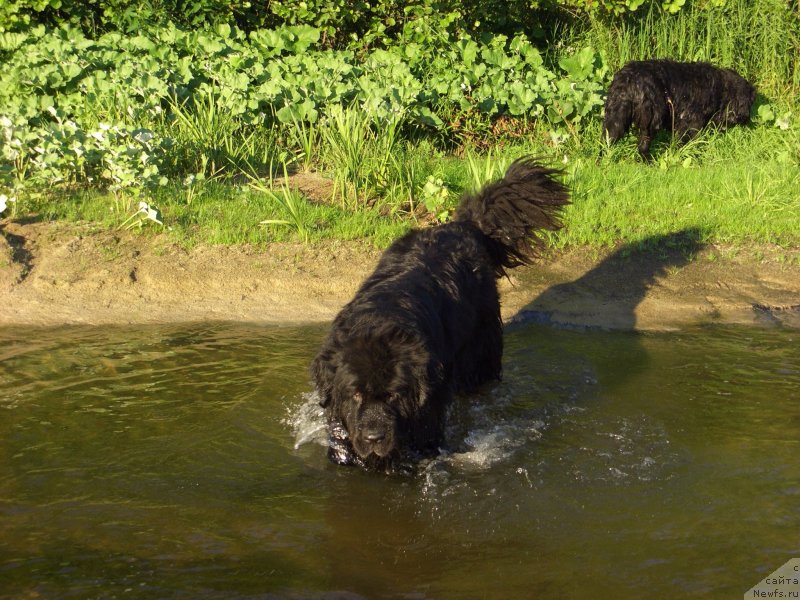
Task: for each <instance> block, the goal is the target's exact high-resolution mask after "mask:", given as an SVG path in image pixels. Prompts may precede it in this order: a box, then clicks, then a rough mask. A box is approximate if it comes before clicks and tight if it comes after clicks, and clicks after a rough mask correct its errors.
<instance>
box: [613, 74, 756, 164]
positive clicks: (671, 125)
mask: <svg viewBox="0 0 800 600" xmlns="http://www.w3.org/2000/svg"><path fill="white" fill-rule="evenodd" d="M755 93H756V92H755V88H754V87H753V85H752V84H751V83H750V82H748V81H747V80H746V79H744V78H743V77H741V76H740V75H739V74H738V73H736V72H735V71H733V70H731V69H720V68H718V67H715V66H713V65H710V64H708V63H703V62H695V63H680V62H675V61H672V60H644V61H634V62H630V63H628V64H627V65H625V66H624V67H622V69H620V71H619V72H617V74H616V75H614V79H613V80H612V82H611V86H610V87H609V89H608V96H607V98H606V105H605V118H604V120H603V127H604V129H605V131H606V133H607V134H608V138H609V141H610V142H611V143H614V142H616V141H617V140H619V139H621V138H622V137H623V136H624V135H625V134H626V133H627V132H628V129H630V127H631V125H635V126H636V128H637V129H638V132H639V154H641V156H642V158H644V159H645V160H650V142H651V141H652V140H653V137H654V136H655V134H656V132H658V131H659V130H661V129H666V130H668V131H672V132H673V133H674V134H675V135H677V136H679V138H680V141H681V142H687V141H689V140H690V139H691V138H692V137H693V136H694V135H695V134H696V133H697V132H698V131H699V130H700V129H702V128H703V127H705V126H706V125H708V124H709V123H712V124H714V125H717V126H719V127H723V128H725V127H729V126H732V125H737V124H742V123H747V122H748V121H749V120H750V108H751V107H752V105H753V101H754V99H755Z"/></svg>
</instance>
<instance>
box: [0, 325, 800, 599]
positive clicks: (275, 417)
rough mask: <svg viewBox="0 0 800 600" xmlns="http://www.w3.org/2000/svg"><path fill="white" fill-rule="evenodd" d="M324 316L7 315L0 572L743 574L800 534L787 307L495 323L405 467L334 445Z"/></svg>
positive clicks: (430, 584)
mask: <svg viewBox="0 0 800 600" xmlns="http://www.w3.org/2000/svg"><path fill="white" fill-rule="evenodd" d="M325 332H326V327H324V326H316V325H315V326H303V327H274V326H270V327H267V326H256V325H241V324H225V323H222V324H212V325H190V326H189V325H187V326H159V327H135V328H133V327H130V328H108V327H103V328H89V327H85V328H84V327H77V328H63V329H46V330H45V329H5V330H0V597H8V598H17V597H20V598H38V597H42V598H73V597H74V598H86V597H97V598H111V597H121V598H125V597H129V598H134V597H137V598H138V597H141V598H251V597H252V598H325V599H327V598H347V599H355V598H403V599H415V600H417V599H424V598H443V599H449V598H453V599H463V598H498V599H501V598H503V599H505V598H644V597H652V598H682V597H704V598H706V597H719V598H726V597H727V598H732V597H741V595H742V594H744V592H745V591H746V590H748V589H749V588H750V587H752V586H753V585H755V584H756V583H757V582H758V581H759V580H761V579H762V578H763V577H765V576H766V575H767V574H768V573H770V572H771V571H773V570H774V569H777V568H778V567H780V566H781V565H782V564H784V563H785V562H786V561H787V560H789V559H790V558H792V557H798V556H800V460H798V456H800V343H799V342H800V331H798V330H791V329H782V328H779V327H771V328H770V327H764V328H732V327H708V328H697V329H689V330H685V331H682V332H679V333H663V334H637V333H629V332H626V333H621V332H602V331H565V330H558V329H553V328H547V327H543V326H539V325H531V324H527V325H526V324H517V325H512V326H509V327H508V328H507V331H506V353H505V359H504V378H503V381H502V382H500V383H497V384H494V385H489V386H487V387H486V388H484V389H483V390H482V391H481V392H480V393H479V394H477V395H475V396H471V397H468V398H460V399H459V400H458V401H457V403H456V404H455V405H454V406H453V409H452V411H451V414H450V418H449V425H448V432H447V438H448V442H449V443H448V446H449V448H450V451H449V452H448V453H445V454H442V455H441V456H439V457H437V458H436V459H433V460H429V461H426V462H424V463H422V464H420V465H419V466H418V468H417V471H416V472H415V473H413V474H403V475H393V476H387V475H377V474H370V473H364V472H362V471H359V470H357V469H352V468H346V467H338V466H334V465H332V464H329V463H328V461H327V459H326V457H325V447H324V442H325V431H324V421H323V419H322V415H321V413H320V409H319V408H318V406H317V404H316V398H315V396H314V394H313V392H312V389H311V383H310V380H309V376H308V364H309V362H310V361H311V359H312V358H313V356H314V354H315V352H316V350H317V348H318V347H319V345H320V343H321V342H322V339H323V337H324V335H325Z"/></svg>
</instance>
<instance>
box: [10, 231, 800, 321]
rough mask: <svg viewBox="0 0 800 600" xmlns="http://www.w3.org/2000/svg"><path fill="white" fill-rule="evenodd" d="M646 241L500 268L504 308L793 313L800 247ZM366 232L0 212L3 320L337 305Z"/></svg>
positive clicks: (318, 309) (640, 317)
mask: <svg viewBox="0 0 800 600" xmlns="http://www.w3.org/2000/svg"><path fill="white" fill-rule="evenodd" d="M670 237H671V236H664V238H663V239H659V240H654V241H653V244H650V245H648V248H649V249H648V250H647V251H642V250H640V249H638V247H631V246H620V247H618V248H614V249H608V250H603V251H598V250H593V249H574V250H570V251H567V252H562V253H557V254H554V255H552V256H547V257H543V258H541V259H539V260H537V261H536V262H535V263H534V264H532V265H531V266H528V267H522V268H519V269H516V270H515V271H514V272H513V274H512V277H511V278H510V279H509V280H502V281H501V282H500V289H501V297H502V303H503V318H504V319H505V320H507V321H520V320H523V321H536V322H543V323H550V324H553V325H558V326H563V327H578V328H582V327H590V328H593V327H599V328H605V329H620V330H638V331H661V330H675V329H680V328H684V327H689V326H693V325H700V324H707V323H724V324H729V323H730V324H745V325H776V324H777V325H783V326H788V327H800V250H786V249H781V248H772V247H764V246H759V247H753V248H728V247H719V246H713V247H691V246H689V247H687V245H686V244H685V243H684V244H676V243H674V242H676V241H677V240H675V239H670ZM379 255H380V251H379V250H376V249H375V248H373V247H371V246H370V245H369V244H367V243H363V242H334V243H329V244H316V245H311V246H304V245H301V244H273V245H270V246H268V247H265V248H255V247H250V246H235V247H231V246H206V247H198V248H194V249H191V250H186V249H183V248H180V247H178V246H176V245H175V244H173V243H172V242H170V241H169V239H168V238H167V237H166V236H163V237H161V236H156V237H150V236H142V235H136V234H130V233H123V232H109V231H96V230H93V229H92V227H91V226H90V225H74V224H57V223H55V224H54V223H36V222H32V223H20V222H13V221H10V220H2V221H0V301H2V309H0V326H21V325H25V326H45V327H51V326H60V325H78V324H84V325H110V324H145V323H148V324H158V323H181V322H187V323H188V322H201V321H240V322H259V323H276V324H288V323H312V322H326V321H329V320H331V319H332V318H333V316H334V315H335V314H336V312H337V311H338V310H339V309H340V308H341V307H342V305H343V304H344V303H345V302H347V301H348V300H349V298H350V297H351V296H352V294H353V293H354V292H355V290H356V288H357V286H358V284H359V283H360V282H361V281H362V280H363V278H364V277H366V276H367V275H368V274H369V273H370V272H371V270H372V269H373V268H374V266H375V263H376V261H377V259H378V257H379Z"/></svg>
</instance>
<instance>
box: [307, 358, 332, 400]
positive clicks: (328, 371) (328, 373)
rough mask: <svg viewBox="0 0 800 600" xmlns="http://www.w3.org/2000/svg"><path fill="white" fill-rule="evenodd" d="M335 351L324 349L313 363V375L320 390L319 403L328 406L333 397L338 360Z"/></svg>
mask: <svg viewBox="0 0 800 600" xmlns="http://www.w3.org/2000/svg"><path fill="white" fill-rule="evenodd" d="M333 355H334V353H333V352H332V351H330V350H323V351H322V352H320V353H319V354H317V357H316V358H315V359H314V361H313V362H312V363H311V377H312V378H313V379H314V383H315V384H316V386H317V391H318V392H319V405H320V406H321V407H322V408H327V407H328V406H329V405H330V403H331V400H332V397H333V380H334V378H335V377H336V362H335V361H334V357H333Z"/></svg>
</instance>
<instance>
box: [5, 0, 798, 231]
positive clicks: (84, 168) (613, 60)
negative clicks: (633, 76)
mask: <svg viewBox="0 0 800 600" xmlns="http://www.w3.org/2000/svg"><path fill="white" fill-rule="evenodd" d="M26 2H27V0H19V2H16V5H17V6H20V7H21V6H23V5H27V4H26ZM13 4H14V3H12V5H13ZM112 4H113V3H103V2H99V4H97V5H95V4H93V3H86V4H85V6H86V7H89V8H91V7H92V6H99V5H104V6H106V7H108V6H112ZM123 4H124V2H120V3H117V4H113V6H117V7H120V6H122V5H123ZM201 4H202V3H201ZM210 4H211V3H208V5H209V6H210ZM289 4H292V3H290V2H284V3H278V2H276V3H270V6H273V7H274V8H275V10H278V9H279V8H280V7H281V6H288V5H289ZM307 4H308V5H310V6H311V7H312V8H311V9H309V10H312V9H313V10H312V12H313V11H314V10H316V11H317V12H313V14H312V13H309V14H308V15H306V17H307V18H306V19H305V20H303V19H294V21H296V22H295V23H294V24H292V23H290V21H292V19H289V18H288V17H287V18H285V19H284V20H283V21H282V24H281V25H279V26H278V27H276V28H273V29H263V28H260V27H253V26H252V21H247V25H248V26H245V27H240V25H241V23H239V22H238V21H236V19H233V20H231V19H227V20H225V19H222V18H221V17H220V19H218V20H217V22H216V23H211V24H209V21H208V20H206V21H204V22H203V23H204V26H203V27H198V28H195V29H188V28H186V27H178V26H176V25H174V24H172V23H165V22H164V23H162V22H157V23H156V25H151V26H148V27H147V28H145V29H142V30H137V31H135V32H126V31H125V30H124V27H122V26H117V27H110V26H108V24H107V23H106V24H105V26H104V27H96V28H94V29H92V30H91V31H87V27H86V23H84V22H78V23H72V24H70V23H66V24H65V23H63V22H61V24H60V25H59V26H52V25H50V26H45V25H36V26H31V27H28V28H27V29H20V28H17V29H20V30H19V31H7V32H5V33H0V59H2V60H3V61H4V65H5V66H4V70H3V73H2V74H0V211H2V210H3V208H4V207H5V212H4V213H3V216H8V215H13V216H17V217H19V216H24V215H27V214H31V213H36V214H39V215H41V216H43V217H45V218H56V219H90V220H93V221H96V222H99V223H102V224H103V225H104V226H107V227H116V228H126V229H128V228H141V229H143V230H154V231H163V230H166V231H169V232H171V233H170V234H171V235H173V236H174V237H175V238H176V239H177V240H180V241H182V242H183V243H187V244H192V243H197V242H210V243H237V242H252V243H261V242H265V241H270V240H281V239H301V240H306V241H313V240H317V239H327V238H334V239H353V238H363V237H368V238H370V239H372V240H373V241H374V242H375V243H376V244H378V245H381V246H383V245H385V244H387V243H388V242H389V241H390V240H391V239H393V238H394V237H396V236H397V235H398V234H399V233H400V232H402V231H403V230H405V229H407V228H409V227H411V226H414V225H417V224H419V223H420V222H430V221H433V220H442V221H443V220H446V219H448V218H449V216H450V214H451V212H452V209H453V207H454V204H455V202H456V201H457V199H458V197H459V195H460V194H461V193H462V192H463V191H464V190H466V189H470V188H472V187H476V186H478V185H480V184H481V183H483V182H484V181H485V180H487V179H490V178H493V177H496V176H499V175H500V174H501V173H502V171H503V169H504V168H505V166H507V164H509V163H510V161H511V160H513V158H514V157H516V156H519V155H521V154H535V155H538V156H541V157H543V160H545V161H546V162H549V163H550V164H554V165H560V166H561V167H562V168H563V169H564V173H565V178H566V180H567V183H568V184H569V185H570V187H571V188H572V190H573V205H572V206H571V207H570V208H569V210H568V212H567V214H566V219H565V220H566V224H567V227H566V228H565V230H564V231H563V232H562V233H560V234H558V235H556V236H554V237H553V243H554V244H556V245H562V246H563V245H570V244H593V245H598V244H602V245H606V244H613V243H616V242H618V241H636V240H643V239H646V238H648V237H650V236H652V235H657V234H665V233H670V232H674V231H683V230H687V231H688V230H691V231H693V232H697V233H696V235H700V236H702V237H703V240H704V241H727V242H743V241H755V242H763V243H776V244H781V245H798V243H800V210H798V209H800V196H799V195H798V192H797V190H798V189H800V186H799V185H798V183H799V182H798V178H799V177H800V175H798V173H800V170H799V169H798V166H800V140H798V135H797V125H796V119H797V117H798V115H800V105H798V101H797V98H798V91H800V62H799V61H800V59H798V56H800V24H799V21H798V16H799V15H798V11H797V8H796V7H794V6H790V5H787V4H786V3H785V2H782V1H779V0H755V1H754V2H752V1H747V2H746V1H745V0H728V1H727V2H716V3H714V2H709V3H694V4H691V5H686V6H684V5H685V3H684V2H677V3H676V2H664V3H650V6H649V9H648V10H646V11H645V10H643V9H642V6H641V5H642V4H643V3H642V2H640V1H638V0H637V2H630V1H629V2H615V1H611V0H609V1H608V2H604V3H594V4H592V3H589V4H587V5H586V6H589V5H592V6H599V7H600V8H598V9H597V10H596V11H595V12H591V13H590V12H589V11H586V10H583V9H582V10H578V11H577V18H575V14H576V13H573V14H572V17H571V18H570V19H566V18H563V15H564V14H565V13H563V12H562V13H558V14H561V15H562V18H560V19H559V18H556V16H554V15H555V14H556V13H555V12H554V11H555V10H556V8H558V7H561V8H560V9H559V10H562V11H563V7H564V6H569V5H571V6H572V9H579V8H581V7H583V8H585V6H584V5H582V4H581V3H580V2H576V1H575V0H569V1H563V2H561V1H560V2H558V3H556V2H544V1H542V2H540V3H538V4H539V8H538V9H537V10H538V12H537V11H531V12H530V13H526V16H525V17H524V18H522V17H520V19H519V20H518V21H517V25H519V24H523V25H525V27H522V28H521V29H520V27H517V28H512V27H510V26H509V22H508V19H506V20H505V21H503V22H499V21H497V19H494V20H493V19H491V18H489V17H487V23H486V24H485V25H484V28H483V29H476V22H475V21H472V22H471V25H470V26H467V23H468V22H469V18H470V17H472V16H474V15H475V14H477V13H474V12H472V13H471V12H470V11H471V10H472V11H475V10H478V8H477V7H478V5H481V6H484V5H485V4H486V3H470V2H456V1H455V0H453V1H452V2H449V3H448V2H445V3H442V4H443V5H445V4H446V5H447V6H448V7H449V10H447V11H442V10H435V7H433V5H431V4H430V3H421V4H419V5H417V4H413V5H409V7H407V9H406V10H404V11H403V10H400V8H399V6H400V5H398V6H395V5H394V3H390V2H379V3H376V5H375V7H373V10H372V13H373V14H372V17H371V18H372V20H371V21H369V19H367V21H369V24H364V23H362V22H360V21H359V22H357V20H355V21H353V20H348V19H350V17H346V16H343V15H342V14H340V13H341V11H345V8H344V7H347V6H355V4H353V3H337V2H320V3H307ZM490 4H491V3H490ZM520 4H526V3H524V2H523V3H520ZM623 5H624V8H625V10H629V9H630V8H631V7H633V8H639V9H640V10H639V12H638V13H634V14H629V15H627V16H625V17H611V16H609V15H611V14H613V13H615V12H621V11H622V8H623ZM634 5H635V6H634ZM8 6H11V5H8ZM37 6H38V4H37ZM509 6H510V7H511V8H510V9H509V11H510V12H509V13H507V14H506V16H507V17H508V16H509V15H512V16H513V14H514V11H515V10H517V11H518V12H519V14H521V13H522V11H521V10H520V9H519V6H517V3H510V4H509ZM314 7H316V8H314ZM325 7H328V8H330V9H331V10H330V11H329V12H328V13H325V10H323V9H324V8H325ZM392 7H394V8H392ZM603 7H604V8H603ZM29 8H30V7H29ZM484 8H485V6H484ZM644 8H647V6H645V7H644ZM334 9H336V10H334ZM384 9H385V10H384ZM390 9H391V10H390ZM673 9H674V10H673ZM348 10H349V9H348ZM364 10H366V9H364ZM393 10H394V11H395V13H397V14H398V15H399V14H400V13H402V17H403V18H402V19H400V18H398V19H394V18H393V17H392V18H391V19H390V16H391V14H394V13H392V11H393ZM548 10H549V11H550V12H547V11H548ZM337 11H339V12H337ZM381 11H383V12H381ZM397 11H400V12H399V13H398V12H397ZM543 11H544V12H543ZM671 11H672V12H674V13H676V14H672V12H671ZM323 13H324V14H328V17H330V18H331V19H332V20H331V21H330V22H327V21H324V19H323V16H324V15H323ZM378 13H380V14H378ZM17 14H18V15H19V14H22V15H24V14H28V18H30V15H31V14H32V13H31V12H30V11H28V13H25V11H22V12H18V13H17ZM37 14H39V13H37ZM42 14H47V11H42ZM348 14H350V13H348ZM376 15H377V16H376ZM536 15H539V17H540V20H539V21H538V22H537V23H538V24H539V25H542V27H536V26H535V23H533V22H532V19H533V18H534V17H535V16H536ZM542 15H544V16H542ZM140 16H141V15H140ZM362 16H363V15H362ZM378 16H379V17H380V18H378ZM334 17H335V18H336V19H339V21H337V22H338V23H339V27H338V28H337V29H335V30H334V31H331V29H330V27H332V25H331V23H333V22H334V21H335V19H334ZM53 18H54V17H53ZM2 19H3V15H2V14H0V25H2ZM390 21H391V23H390ZM6 22H10V20H8V19H7V21H6ZM232 22H233V25H232V24H231V23H232ZM359 23H360V24H359ZM544 25H546V27H543V26H544ZM359 27H360V28H361V29H358V28H359ZM6 29H9V27H6ZM10 29H13V27H11V28H10ZM345 32H349V33H350V34H354V32H355V33H358V35H353V36H351V39H350V40H349V41H347V43H345V42H343V41H342V39H343V36H342V34H343V33H345ZM344 37H347V36H344ZM652 56H669V57H672V58H675V59H679V60H709V61H712V62H714V63H716V64H720V65H723V66H730V67H733V68H736V69H737V70H738V71H739V72H740V73H742V74H743V75H745V76H746V77H748V78H749V79H750V80H751V81H754V82H755V83H756V85H757V87H758V89H759V97H758V99H757V102H756V106H755V107H754V111H753V124H752V125H751V126H748V127H739V128H735V129H732V130H730V131H728V132H716V131H706V132H704V133H703V134H702V135H701V136H699V137H698V138H697V139H696V140H694V141H693V142H692V143H690V144H688V145H687V146H683V147H681V146H678V145H676V144H675V143H674V142H673V141H672V140H671V139H669V137H667V136H664V137H663V138H661V139H659V140H658V141H657V143H656V145H655V147H654V155H655V156H656V163H655V164H654V165H652V166H648V165H643V164H641V163H640V162H639V161H638V158H637V157H636V152H635V143H634V139H633V137H629V138H628V139H626V140H624V141H623V142H622V143H620V144H618V145H616V146H614V147H612V148H606V144H605V140H604V137H603V135H602V132H601V115H602V104H603V100H604V94H605V90H606V89H607V87H608V83H609V82H610V78H611V76H612V75H613V73H614V71H615V70H616V69H617V68H619V66H621V65H622V64H623V63H624V62H627V61H628V60H632V59H638V58H646V57H652ZM293 173H299V174H306V173H317V174H318V175H320V176H321V177H323V178H324V179H325V180H326V181H327V183H325V184H324V185H321V184H320V185H315V186H314V187H315V189H314V190H313V191H311V192H306V193H304V192H301V191H298V189H297V188H296V187H293V185H292V184H291V183H287V181H291V179H292V178H291V177H290V178H289V179H288V180H287V179H286V178H285V177H284V175H286V174H289V175H291V174H293Z"/></svg>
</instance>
